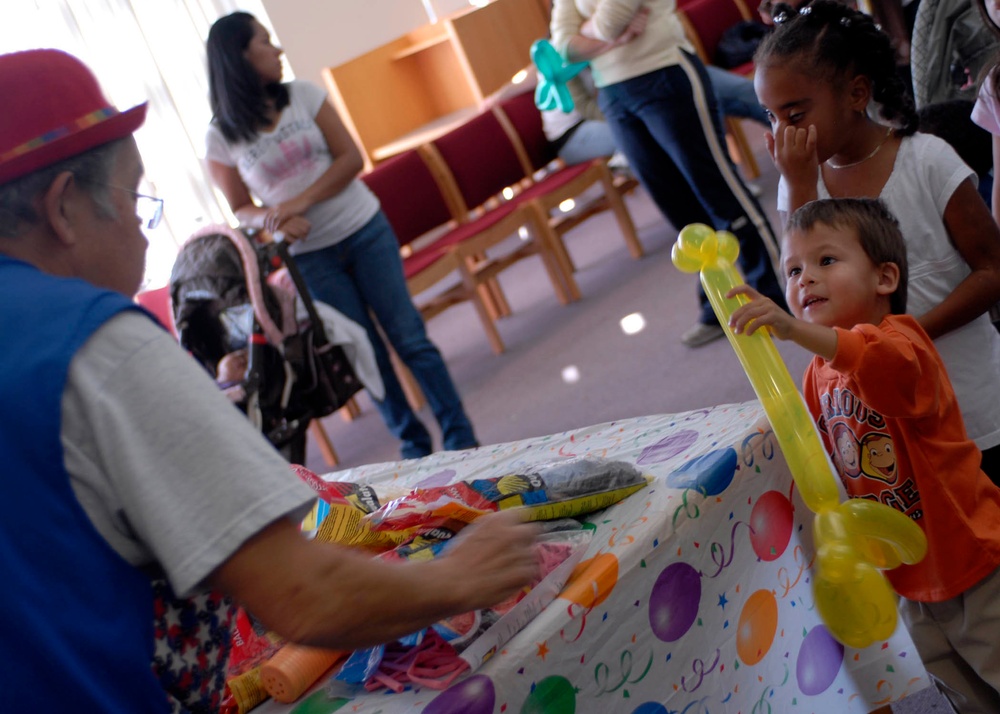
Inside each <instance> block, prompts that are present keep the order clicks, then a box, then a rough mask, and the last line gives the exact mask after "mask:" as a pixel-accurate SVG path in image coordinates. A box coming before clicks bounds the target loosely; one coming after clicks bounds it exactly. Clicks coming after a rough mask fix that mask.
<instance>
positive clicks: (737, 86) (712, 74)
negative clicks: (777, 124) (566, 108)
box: [559, 65, 770, 166]
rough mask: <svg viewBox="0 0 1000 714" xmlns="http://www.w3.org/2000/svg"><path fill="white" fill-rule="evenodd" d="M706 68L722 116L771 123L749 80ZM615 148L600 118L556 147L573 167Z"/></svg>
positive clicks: (610, 152) (577, 129) (608, 129)
mask: <svg viewBox="0 0 1000 714" xmlns="http://www.w3.org/2000/svg"><path fill="white" fill-rule="evenodd" d="M705 69H706V70H707V71H708V76H709V79H710V80H711V82H712V86H713V87H714V88H715V96H716V99H717V100H718V106H719V110H720V111H721V112H722V114H723V116H724V117H736V118H738V119H752V120H753V121H756V122H760V123H761V124H764V125H765V126H770V125H769V124H768V121H767V114H766V113H765V112H764V107H762V106H761V105H760V102H758V101H757V94H756V92H754V89H753V82H752V81H750V80H749V79H747V78H746V77H743V76H741V75H738V74H736V73H735V72H730V71H728V70H725V69H722V68H721V67H713V66H712V65H705ZM617 148H618V147H617V146H616V145H615V140H614V137H613V136H612V135H611V129H610V128H609V127H608V125H607V122H605V121H601V120H600V119H585V120H584V121H583V122H582V123H581V124H580V125H579V126H578V127H577V128H576V131H574V132H573V135H572V136H571V137H570V138H569V140H567V142H566V143H565V144H563V146H562V148H561V149H559V158H560V159H562V160H563V161H565V162H566V164H567V165H570V166H572V165H573V164H582V163H583V162H584V161H590V160H591V159H596V158H597V157H598V156H611V154H613V153H615V150H616V149H617Z"/></svg>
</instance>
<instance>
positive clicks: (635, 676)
mask: <svg viewBox="0 0 1000 714" xmlns="http://www.w3.org/2000/svg"><path fill="white" fill-rule="evenodd" d="M762 417H763V410H762V409H761V408H760V406H759V404H758V403H757V402H748V403H746V404H739V405H728V406H718V407H714V408H711V409H706V410H700V411H695V412H688V413H684V414H674V415H658V416H648V417H638V418H634V419H626V420H623V421H616V422H610V423H606V424H598V425H596V426H591V427H586V428H583V429H578V430H575V431H571V432H566V433H563V434H557V435H552V436H546V437H540V438H535V439H526V440H524V441H518V442H512V443H507V444H499V445H495V446H488V447H483V448H480V449H478V450H475V451H471V452H446V453H440V454H434V455H432V456H429V457H427V458H424V459H420V460H416V461H407V462H400V463H391V464H376V465H372V466H364V467H359V468H355V469H350V470H347V471H341V472H337V473H333V474H328V475H327V476H326V478H328V479H329V480H338V481H353V482H359V483H368V484H371V485H373V486H374V487H375V489H376V490H377V492H378V493H379V494H380V496H384V497H385V498H389V497H396V496H399V495H402V494H403V493H405V492H406V491H408V490H409V489H411V488H413V487H416V486H432V485H443V484H447V483H451V482H453V481H459V480H467V479H471V478H480V477H490V476H499V475H502V474H504V473H509V472H511V471H514V470H516V469H518V468H519V467H522V466H525V465H528V464H532V463H536V462H540V461H547V460H551V459H553V458H557V457H569V456H574V455H590V456H598V457H606V458H609V459H622V460H626V461H629V462H632V463H635V464H636V465H638V466H639V467H640V468H641V469H642V470H643V472H644V473H646V474H649V475H650V476H652V477H653V478H654V480H653V483H652V484H651V485H650V486H649V487H648V488H645V489H643V490H640V491H639V492H637V493H635V494H634V495H632V496H630V497H629V498H627V499H626V500H624V501H622V502H621V503H619V504H617V505H615V506H612V507H611V508H608V509H606V510H604V511H602V512H599V513H596V514H593V515H592V516H591V517H590V518H589V520H591V521H592V522H593V523H594V524H596V526H597V530H596V533H595V537H594V538H593V540H592V541H591V545H590V548H589V552H588V553H587V554H586V555H584V560H583V562H582V563H581V565H580V566H578V570H579V571H580V572H579V573H578V575H577V576H576V577H575V579H574V580H572V581H571V582H570V584H569V585H568V586H567V588H566V589H564V591H563V594H562V595H561V596H560V597H559V598H557V599H556V600H555V601H553V602H552V603H551V604H550V605H549V606H548V607H547V608H546V609H545V610H544V611H543V612H542V613H541V614H540V615H539V616H538V617H536V618H535V619H534V620H533V621H532V622H531V624H530V625H529V626H528V627H527V628H525V629H524V630H522V631H521V632H520V633H519V634H518V635H516V636H515V637H514V639H512V640H511V641H510V642H508V644H507V645H506V647H505V648H504V649H503V650H502V651H500V652H499V653H498V654H497V655H496V656H494V657H493V658H492V659H491V660H489V661H487V662H486V663H485V664H484V665H483V666H482V667H481V668H480V669H479V670H477V671H476V672H474V673H472V674H471V675H469V676H467V677H465V678H463V679H461V680H459V681H458V682H457V683H456V684H454V685H453V686H452V687H451V689H449V690H447V691H445V692H443V693H442V692H438V691H434V690H430V689H426V688H419V689H413V690H408V691H405V692H403V693H401V694H387V693H385V692H384V691H383V692H380V693H373V694H365V695H362V696H360V697H358V698H355V699H353V700H351V701H350V702H337V703H334V702H331V703H330V704H329V706H328V707H325V708H324V709H325V711H335V710H338V709H339V710H341V711H344V712H352V713H354V712H359V713H367V714H395V713H397V712H399V713H402V712H425V714H445V713H454V714H459V713H461V714H500V713H508V714H515V713H518V712H521V713H523V714H528V713H532V714H542V713H544V714H572V713H573V712H594V713H601V714H606V713H609V712H610V713H615V714H616V713H618V712H623V713H627V714H667V712H673V711H675V712H684V713H685V714H696V713H698V714H700V713H703V712H713V714H714V713H716V712H733V713H736V712H739V713H742V714H768V713H772V712H773V713H775V714H778V713H781V714H785V713H786V712H801V713H802V714H809V713H810V712H816V713H817V714H818V713H825V712H838V713H839V712H865V711H869V710H871V709H873V708H876V707H877V706H880V705H882V704H886V703H888V702H890V701H896V700H898V699H900V698H902V697H903V696H905V695H906V694H910V693H912V692H914V691H916V690H918V689H921V688H923V687H925V686H928V684H929V682H928V679H927V675H926V673H925V672H924V669H923V667H922V665H921V664H920V660H919V659H918V657H917V655H916V653H915V651H914V649H913V644H912V642H911V640H910V638H909V636H908V635H907V633H906V632H905V630H904V629H903V628H902V627H901V626H900V627H899V628H897V632H896V634H895V635H894V636H893V637H892V638H891V639H890V640H888V641H886V642H878V643H876V644H874V645H872V646H870V647H868V648H866V649H863V650H854V649H851V648H846V649H845V648H843V647H841V646H840V645H839V644H837V643H836V642H834V641H833V640H832V638H830V637H829V635H828V634H827V633H826V630H825V628H824V627H823V625H822V624H821V622H820V620H819V617H818V615H817V613H816V611H815V609H814V607H813V599H812V592H811V589H810V584H809V583H810V563H811V559H812V549H811V538H810V532H811V531H810V524H811V522H812V514H811V512H810V511H809V510H808V509H806V508H805V506H804V505H803V504H802V502H801V500H800V499H799V498H798V497H797V495H796V494H795V490H794V487H793V482H792V477H791V474H790V473H789V471H788V468H787V466H786V464H785V461H784V459H783V458H782V456H781V453H780V452H779V451H778V450H777V445H776V442H775V440H774V438H773V435H772V434H770V432H768V431H767V430H766V423H765V422H763V421H762ZM760 426H764V427H765V429H763V430H762V429H761V428H760ZM585 566H588V567H585ZM595 593H596V595H595ZM314 696H316V695H314ZM296 706H297V705H278V704H276V703H274V702H268V703H266V704H265V705H262V707H261V708H260V709H258V710H255V711H260V712H263V713H266V712H286V711H293V710H294V709H295V708H296ZM314 711H315V710H314Z"/></svg>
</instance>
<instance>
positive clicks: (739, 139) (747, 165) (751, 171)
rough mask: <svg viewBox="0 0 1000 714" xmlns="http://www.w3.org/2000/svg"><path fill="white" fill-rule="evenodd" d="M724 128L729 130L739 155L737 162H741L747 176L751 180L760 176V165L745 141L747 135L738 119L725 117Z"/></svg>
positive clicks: (748, 143)
mask: <svg viewBox="0 0 1000 714" xmlns="http://www.w3.org/2000/svg"><path fill="white" fill-rule="evenodd" d="M726 128H727V129H728V130H729V132H728V133H729V136H731V137H732V138H733V142H735V144H736V150H737V152H738V153H739V157H740V161H739V163H741V164H743V170H744V171H745V172H746V175H747V178H748V179H749V180H751V181H752V180H753V179H755V178H758V177H759V176H760V166H758V165H757V158H756V157H755V156H754V155H753V150H752V149H751V148H750V142H748V141H747V135H746V134H745V133H744V132H743V127H742V126H740V120H739V119H736V118H735V117H727V118H726Z"/></svg>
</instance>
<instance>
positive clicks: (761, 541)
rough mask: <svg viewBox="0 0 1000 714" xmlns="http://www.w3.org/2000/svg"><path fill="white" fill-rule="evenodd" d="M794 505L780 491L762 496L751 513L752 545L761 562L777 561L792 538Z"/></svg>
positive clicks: (769, 492) (768, 492)
mask: <svg viewBox="0 0 1000 714" xmlns="http://www.w3.org/2000/svg"><path fill="white" fill-rule="evenodd" d="M792 524H793V517H792V504H791V502H790V501H789V500H788V499H787V498H786V497H785V494H783V493H781V492H779V491H767V492H765V493H763V494H761V496H760V498H758V499H757V503H755V504H754V505H753V511H751V513H750V529H751V530H750V545H751V546H752V547H753V552H754V553H756V554H757V557H758V558H760V559H761V560H768V561H770V560H777V559H778V558H780V557H781V554H782V553H784V552H785V548H787V547H788V541H790V540H791V538H792Z"/></svg>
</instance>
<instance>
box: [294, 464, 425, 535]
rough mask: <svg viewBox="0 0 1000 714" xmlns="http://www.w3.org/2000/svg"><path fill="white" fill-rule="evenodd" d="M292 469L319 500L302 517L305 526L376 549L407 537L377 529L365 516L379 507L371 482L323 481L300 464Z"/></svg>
mask: <svg viewBox="0 0 1000 714" xmlns="http://www.w3.org/2000/svg"><path fill="white" fill-rule="evenodd" d="M292 470H293V471H294V472H295V474H296V475H297V476H298V477H299V478H300V479H302V480H303V481H304V482H305V483H306V484H307V485H308V486H309V487H310V488H311V489H312V490H313V491H315V492H316V495H317V496H319V500H318V501H316V504H315V505H314V506H313V508H312V510H311V511H309V513H308V514H307V515H306V517H305V518H304V519H303V520H302V530H303V531H304V532H305V533H307V534H309V535H312V536H313V537H315V538H316V539H317V540H320V541H323V542H326V543H340V544H341V545H351V546H360V547H363V548H368V549H370V550H374V551H376V552H382V551H385V550H389V549H391V548H394V547H396V546H397V545H399V544H400V543H402V542H404V541H406V540H407V539H408V536H407V535H406V534H396V533H392V532H388V531H387V532H376V531H375V530H374V529H373V528H372V526H371V524H370V523H369V522H367V521H365V520H364V517H365V516H366V515H368V514H369V513H372V512H373V511H375V510H377V509H378V508H379V500H378V495H377V494H376V493H375V490H374V489H373V488H372V487H371V486H365V485H363V484H356V483H348V482H344V481H324V480H323V479H321V478H320V477H319V476H317V475H316V474H315V473H313V472H312V471H310V470H309V469H307V468H305V467H304V466H299V465H297V464H294V465H292Z"/></svg>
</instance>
